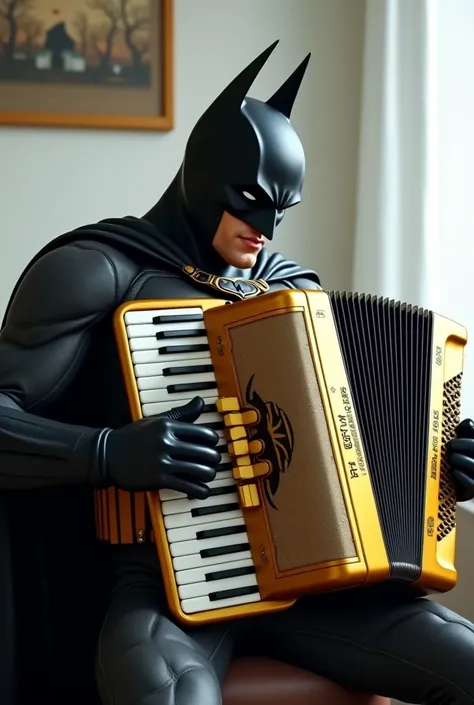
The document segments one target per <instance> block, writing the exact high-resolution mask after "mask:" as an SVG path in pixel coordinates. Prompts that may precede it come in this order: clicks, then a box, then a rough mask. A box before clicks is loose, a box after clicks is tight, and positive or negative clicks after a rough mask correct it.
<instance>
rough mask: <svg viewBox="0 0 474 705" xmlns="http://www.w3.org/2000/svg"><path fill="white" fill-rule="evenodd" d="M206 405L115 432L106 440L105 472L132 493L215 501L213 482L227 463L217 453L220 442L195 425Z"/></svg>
mask: <svg viewBox="0 0 474 705" xmlns="http://www.w3.org/2000/svg"><path fill="white" fill-rule="evenodd" d="M203 408H204V400H203V399H201V398H200V397H196V398H195V399H193V400H192V401H190V402H189V403H188V404H186V405H184V406H181V407H176V408H174V409H171V410H170V411H167V412H164V413H163V414H160V415H157V416H152V417H150V418H146V419H140V420H139V421H135V422H133V423H130V424H127V426H124V427H122V428H119V429H116V430H113V431H109V433H108V436H107V437H106V439H105V446H104V451H105V455H104V456H103V457H104V461H105V462H104V464H103V472H104V474H105V475H106V477H107V478H109V479H110V480H112V482H113V484H115V485H117V486H118V487H119V488H121V489H123V490H128V491H151V490H158V489H170V490H177V491H178V492H184V493H185V494H187V495H188V496H189V497H193V498H195V499H205V498H206V497H208V496H209V488H208V487H207V483H208V482H212V480H214V478H215V476H216V467H217V465H218V464H219V463H220V461H221V456H220V453H219V452H218V451H217V450H215V446H216V445H217V443H218V440H219V436H218V435H217V433H216V432H215V431H214V430H212V429H210V428H206V427H205V426H198V425H196V424H194V423H193V422H194V421H197V419H198V418H199V416H200V415H201V413H202V410H203Z"/></svg>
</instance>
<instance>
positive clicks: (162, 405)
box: [150, 389, 217, 421]
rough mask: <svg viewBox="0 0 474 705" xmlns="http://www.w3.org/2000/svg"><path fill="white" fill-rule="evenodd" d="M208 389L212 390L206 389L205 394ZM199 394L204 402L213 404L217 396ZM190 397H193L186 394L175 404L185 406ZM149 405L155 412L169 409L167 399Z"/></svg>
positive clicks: (159, 412) (160, 412)
mask: <svg viewBox="0 0 474 705" xmlns="http://www.w3.org/2000/svg"><path fill="white" fill-rule="evenodd" d="M209 391H211V392H212V389H211V390H209V389H208V390H206V394H209ZM200 396H202V398H203V399H204V404H215V403H216V401H217V397H216V396H213V397H205V396H203V395H202V394H201V395H200ZM192 398H193V397H190V396H189V395H188V398H187V399H181V400H180V402H179V404H176V405H175V406H178V407H179V406H185V405H186V404H187V403H188V401H191V399H192ZM150 406H153V408H154V410H155V411H154V413H155V414H162V413H163V411H169V410H170V404H169V401H162V402H156V403H155V404H153V405H151V404H150ZM150 415H151V414H150ZM198 421H199V419H198Z"/></svg>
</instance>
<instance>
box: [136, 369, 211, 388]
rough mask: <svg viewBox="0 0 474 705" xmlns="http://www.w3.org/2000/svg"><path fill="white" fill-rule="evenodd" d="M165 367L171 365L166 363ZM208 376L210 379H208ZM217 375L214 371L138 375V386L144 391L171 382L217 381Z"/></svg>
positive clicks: (161, 386) (164, 385) (167, 384)
mask: <svg viewBox="0 0 474 705" xmlns="http://www.w3.org/2000/svg"><path fill="white" fill-rule="evenodd" d="M164 367H165V368H166V367H169V365H164ZM205 376H206V379H203V377H205ZM207 377H208V379H207ZM215 379H216V378H215V375H214V373H213V372H196V373H194V372H192V373H191V374H190V373H189V372H188V373H187V374H182V375H169V376H166V377H165V376H164V375H155V376H154V377H138V379H137V387H138V389H139V391H140V392H142V391H148V390H152V391H153V390H155V389H163V387H168V386H169V385H170V384H182V383H183V381H184V382H200V381H201V382H203V381H204V382H214V381H215Z"/></svg>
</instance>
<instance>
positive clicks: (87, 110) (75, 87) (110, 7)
mask: <svg viewBox="0 0 474 705" xmlns="http://www.w3.org/2000/svg"><path fill="white" fill-rule="evenodd" d="M170 4H171V0H0V123H4V124H5V123H7V122H9V120H8V119H7V117H5V115H6V111H7V108H9V111H10V112H12V111H11V108H12V104H13V107H15V105H14V104H17V105H18V109H17V110H14V113H15V115H17V116H18V114H19V110H20V111H22V112H24V110H25V108H26V110H27V111H28V106H29V110H30V112H33V111H34V112H35V114H38V112H37V110H35V106H34V103H35V101H33V103H32V100H31V97H32V96H33V94H34V95H35V96H36V97H37V98H38V97H40V100H41V101H42V104H43V106H44V107H46V111H45V113H46V112H47V114H48V115H49V118H48V119H45V120H43V123H44V124H72V123H71V120H68V118H67V114H68V112H70V108H71V103H70V100H71V97H72V99H73V104H74V105H75V107H74V106H73V110H74V111H75V114H76V115H77V114H81V113H82V114H83V120H82V123H84V119H85V122H86V123H90V124H97V125H98V126H100V125H99V123H101V122H103V123H105V122H107V120H108V121H109V124H110V125H109V126H118V125H115V124H114V125H112V124H111V117H112V116H111V114H110V108H111V107H112V109H113V113H114V114H115V115H116V117H117V113H118V116H120V114H121V113H123V111H125V115H128V116H129V119H128V122H129V123H130V122H133V121H134V120H131V117H132V115H135V122H137V118H139V117H140V116H141V117H142V118H145V122H146V121H147V120H148V122H150V117H151V116H150V107H147V101H146V96H148V98H149V99H150V100H151V101H153V100H155V99H156V97H157V94H158V93H159V94H160V96H161V99H162V102H164V101H166V100H168V101H169V92H170V88H169V86H165V85H164V82H165V80H169V66H165V65H164V62H165V61H168V62H169V60H170V41H171V40H170V38H169V36H168V35H169V32H170V12H171V9H170ZM166 33H167V34H166ZM165 54H166V56H165ZM160 64H161V65H160ZM164 74H166V76H167V77H168V78H164ZM99 89H100V92H97V91H98V90H99ZM74 91H75V93H74ZM120 91H122V96H123V98H124V100H123V101H121V98H120ZM7 94H9V95H7ZM61 95H62V96H63V97H64V110H65V112H63V118H62V119H61V118H59V117H58V118H57V119H54V117H52V115H53V114H57V113H58V109H59V112H61V108H60V103H61V98H60V96H61ZM28 96H29V98H30V99H28ZM74 96H75V98H74ZM5 97H6V98H5ZM91 101H92V102H91ZM94 101H95V102H94ZM148 102H150V101H148ZM132 104H135V109H133V108H132ZM68 106H69V108H68ZM150 106H151V103H150ZM37 107H41V106H37ZM163 108H164V106H162V107H161V113H160V114H161V116H163V113H164V112H166V111H167V112H168V113H169V110H170V108H169V106H166V111H165V110H164V109H163ZM2 111H3V112H2ZM107 111H109V112H107ZM154 111H155V115H154V116H155V117H156V118H157V117H159V115H158V116H157V115H156V104H155V105H154ZM136 113H138V115H136ZM107 114H108V118H107V117H105V115H107ZM92 115H96V116H97V119H96V121H95V123H93V118H92ZM85 116H88V117H87V118H86V117H85ZM101 116H102V117H101ZM20 122H22V121H21V120H20ZM23 122H24V124H31V123H28V120H27V119H26V118H25V120H24V121H23ZM115 122H117V120H115ZM118 122H121V121H120V120H118ZM125 122H126V117H125V118H124V120H122V123H123V125H122V126H125V127H126V126H127V125H126V124H125ZM168 122H169V120H168ZM40 123H41V120H40ZM150 125H151V123H150ZM163 125H164V123H163ZM104 126H107V125H105V124H104ZM129 126H132V125H131V124H130V125H129ZM137 126H138V123H137Z"/></svg>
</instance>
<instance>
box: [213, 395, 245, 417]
mask: <svg viewBox="0 0 474 705" xmlns="http://www.w3.org/2000/svg"><path fill="white" fill-rule="evenodd" d="M216 407H217V411H218V412H219V414H227V413H228V412H229V411H240V404H239V400H238V399H237V397H220V398H219V399H218V400H217V402H216Z"/></svg>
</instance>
